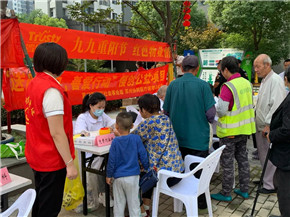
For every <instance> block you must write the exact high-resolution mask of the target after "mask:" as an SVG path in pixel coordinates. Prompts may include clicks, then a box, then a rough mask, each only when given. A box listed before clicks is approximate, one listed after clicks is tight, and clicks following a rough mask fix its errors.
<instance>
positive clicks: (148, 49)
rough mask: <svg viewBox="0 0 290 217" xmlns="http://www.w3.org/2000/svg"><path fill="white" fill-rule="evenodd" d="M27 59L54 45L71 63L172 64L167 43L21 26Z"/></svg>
mask: <svg viewBox="0 0 290 217" xmlns="http://www.w3.org/2000/svg"><path fill="white" fill-rule="evenodd" d="M20 29H21V32H22V36H23V39H24V41H25V45H26V48H27V51H28V54H29V56H30V57H32V56H33V53H34V50H35V48H36V47H37V45H39V44H41V43H43V42H55V43H58V44H59V45H61V46H63V47H64V48H65V49H66V51H67V53H68V56H69V58H70V59H98V60H122V61H149V62H150V61H151V62H171V61H172V59H171V51H170V46H169V44H167V43H163V42H157V41H148V40H141V39H134V38H127V37H120V36H113V35H105V34H99V33H92V32H84V31H78V30H72V29H64V28H57V27H49V26H40V25H34V24H27V23H20Z"/></svg>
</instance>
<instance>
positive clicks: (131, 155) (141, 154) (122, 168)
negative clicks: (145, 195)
mask: <svg viewBox="0 0 290 217" xmlns="http://www.w3.org/2000/svg"><path fill="white" fill-rule="evenodd" d="M138 160H140V161H141V164H142V165H143V167H144V169H146V170H147V169H148V167H149V161H148V156H147V151H146V149H145V147H144V145H143V143H142V141H141V138H140V136H138V135H132V134H129V135H127V136H119V137H116V138H115V139H114V140H113V142H112V145H111V148H110V152H109V160H108V164H107V177H109V178H111V177H114V178H120V177H126V176H135V175H139V174H140V166H139V161H138Z"/></svg>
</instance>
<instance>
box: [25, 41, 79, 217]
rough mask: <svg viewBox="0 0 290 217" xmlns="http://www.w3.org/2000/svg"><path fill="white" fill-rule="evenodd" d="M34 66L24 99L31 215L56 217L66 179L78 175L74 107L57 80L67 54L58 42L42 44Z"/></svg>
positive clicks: (64, 65) (66, 59) (34, 60)
mask: <svg viewBox="0 0 290 217" xmlns="http://www.w3.org/2000/svg"><path fill="white" fill-rule="evenodd" d="M33 63H34V69H35V71H36V72H37V74H36V77H35V78H33V79H32V81H31V82H30V83H29V85H28V87H27V89H26V96H25V119H26V145H25V156H26V160H27V163H28V164H29V166H30V167H31V168H32V170H33V173H34V180H35V190H36V199H35V202H34V205H33V208H32V216H33V217H37V216H41V217H56V216H58V214H59V212H60V210H61V204H62V199H63V190H64V185H65V179H66V177H67V178H68V179H75V178H76V177H77V174H78V172H77V169H76V167H75V165H74V163H73V159H74V157H75V149H74V143H73V126H72V110H71V104H70V101H69V98H68V97H67V94H66V92H65V90H64V89H63V87H62V86H61V85H60V83H59V82H58V81H57V80H56V78H57V77H59V76H60V75H61V74H62V73H63V71H64V70H65V68H66V66H67V63H68V57H67V52H66V50H65V49H64V48H63V47H61V46H60V45H58V44H56V43H52V42H47V43H42V44H40V45H38V46H37V48H36V50H35V52H34V56H33Z"/></svg>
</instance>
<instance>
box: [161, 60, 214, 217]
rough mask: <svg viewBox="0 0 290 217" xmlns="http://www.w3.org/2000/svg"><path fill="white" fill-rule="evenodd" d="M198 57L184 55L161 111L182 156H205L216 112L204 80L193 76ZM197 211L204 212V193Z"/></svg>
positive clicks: (195, 72)
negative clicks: (178, 72) (167, 119)
mask: <svg viewBox="0 0 290 217" xmlns="http://www.w3.org/2000/svg"><path fill="white" fill-rule="evenodd" d="M198 69H199V64H198V58H197V57H196V56H187V57H185V58H184V60H183V61H182V71H183V72H184V75H183V76H182V77H181V78H178V79H176V80H174V81H172V82H171V83H170V85H169V86H168V88H167V91H166V96H165V101H164V105H163V110H164V113H165V114H169V116H170V119H171V121H172V125H173V128H174V131H175V133H176V137H177V140H178V143H179V147H180V151H181V154H182V157H183V158H184V157H185V156H186V155H188V154H190V155H196V156H200V157H206V156H208V147H209V134H210V130H209V122H210V123H212V122H213V120H214V116H215V113H216V109H215V106H214V104H215V100H214V98H213V94H212V91H211V90H210V87H209V85H208V83H207V82H205V81H203V80H201V79H199V78H197V77H196V75H197V72H198ZM198 208H199V209H201V210H200V214H201V213H203V212H204V213H205V212H206V211H207V206H206V200H205V196H204V195H201V196H200V197H199V198H198Z"/></svg>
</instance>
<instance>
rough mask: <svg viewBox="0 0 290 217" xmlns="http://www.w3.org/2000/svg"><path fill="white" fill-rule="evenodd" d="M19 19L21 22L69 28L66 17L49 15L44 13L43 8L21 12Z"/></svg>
mask: <svg viewBox="0 0 290 217" xmlns="http://www.w3.org/2000/svg"><path fill="white" fill-rule="evenodd" d="M18 19H19V22H22V23H32V24H37V25H43V26H54V27H60V28H68V27H67V24H66V21H65V20H64V19H62V18H60V19H58V18H54V17H49V16H48V15H47V14H44V13H43V12H42V10H41V9H37V10H34V11H32V12H31V13H29V14H19V15H18Z"/></svg>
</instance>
